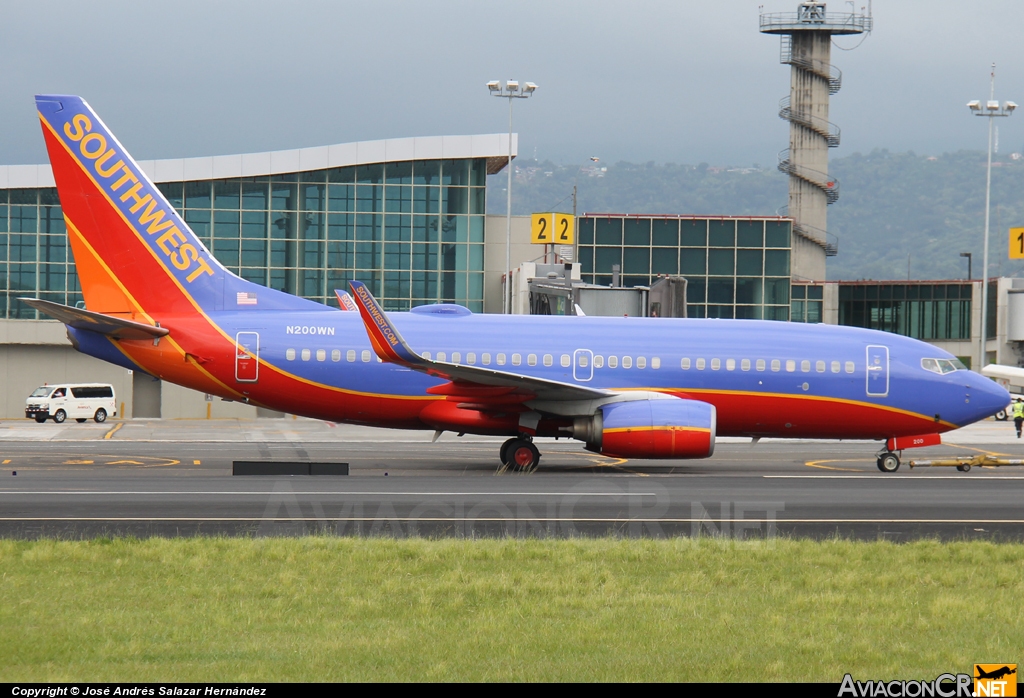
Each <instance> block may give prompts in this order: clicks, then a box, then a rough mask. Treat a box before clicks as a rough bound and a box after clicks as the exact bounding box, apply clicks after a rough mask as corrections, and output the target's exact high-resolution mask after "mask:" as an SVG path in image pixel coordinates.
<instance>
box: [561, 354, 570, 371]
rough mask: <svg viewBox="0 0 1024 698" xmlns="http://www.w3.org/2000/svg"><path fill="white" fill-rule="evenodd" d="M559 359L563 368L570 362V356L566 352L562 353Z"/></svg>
mask: <svg viewBox="0 0 1024 698" xmlns="http://www.w3.org/2000/svg"><path fill="white" fill-rule="evenodd" d="M561 361H562V366H563V367H564V368H569V364H571V363H572V357H570V356H569V355H568V354H562V358H561Z"/></svg>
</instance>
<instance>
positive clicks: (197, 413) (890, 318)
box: [0, 134, 1024, 418]
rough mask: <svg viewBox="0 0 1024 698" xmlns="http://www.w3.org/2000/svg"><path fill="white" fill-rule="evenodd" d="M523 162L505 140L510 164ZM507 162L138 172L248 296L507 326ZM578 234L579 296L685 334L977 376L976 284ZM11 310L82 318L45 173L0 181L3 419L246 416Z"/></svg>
mask: <svg viewBox="0 0 1024 698" xmlns="http://www.w3.org/2000/svg"><path fill="white" fill-rule="evenodd" d="M516 148H517V142H516V138H515V136H513V140H512V143H511V150H512V154H513V156H514V155H515V152H516ZM508 153H509V141H508V136H507V135H503V134H491V135H475V136H437V137H426V138H404V139H391V140H382V141H367V142H359V143H348V144H340V145H332V146H322V147H316V148H305V149H299V150H288V151H275V152H266V153H250V154H243V155H229V156H214V157H201V158H187V159H175V160H150V161H142V162H140V163H139V165H140V166H141V167H142V169H143V170H144V171H145V172H146V173H147V174H148V175H149V176H150V177H151V178H152V179H153V180H154V182H156V184H157V185H158V186H159V188H160V189H161V190H162V191H163V193H164V194H165V196H166V197H167V199H168V200H169V201H170V203H171V204H172V205H173V206H174V207H175V208H177V209H178V210H179V212H180V213H181V214H182V217H183V218H184V219H185V220H186V221H187V222H188V224H189V225H190V226H191V227H192V229H193V230H194V231H195V232H196V234H197V235H198V236H199V237H200V238H201V239H202V240H203V242H204V244H206V246H207V247H208V248H209V249H210V251H211V252H212V253H213V254H214V255H215V256H216V257H217V258H218V259H219V260H220V261H221V263H222V264H224V265H225V266H226V267H227V268H229V269H230V270H232V271H233V272H235V273H237V274H238V275H239V276H242V277H243V278H246V279H248V280H250V281H254V282H256V283H259V284H263V285H266V286H269V287H271V288H275V289H279V290H282V291H286V292H289V293H294V294H296V295H299V296H303V297H306V298H309V299H312V300H315V301H318V302H321V303H325V304H327V305H330V306H337V298H336V297H335V294H334V289H336V288H339V289H344V288H346V287H347V285H348V281H349V280H352V279H357V280H360V281H363V282H365V283H367V284H368V285H369V286H370V287H371V289H372V291H373V293H374V294H375V295H376V296H377V298H379V299H380V300H381V302H382V304H383V305H384V307H385V308H386V309H388V310H407V309H409V308H411V307H414V306H418V305H423V304H428V303H437V302H451V303H459V304H461V305H464V306H466V307H468V308H469V309H470V310H472V311H473V312H501V309H502V305H503V299H502V296H503V293H504V292H505V286H504V275H505V268H504V267H505V243H506V217H505V216H503V215H502V216H487V215H486V213H485V211H486V180H487V175H489V174H495V173H497V172H499V171H501V170H502V169H503V168H504V167H505V166H506V164H507V162H508ZM578 230H579V241H578V255H579V260H578V264H577V269H576V270H575V273H574V278H578V279H579V280H580V281H582V282H584V283H587V284H595V285H602V286H604V285H608V284H610V283H611V282H612V279H613V274H616V273H617V274H618V275H619V277H618V278H619V282H620V284H621V285H622V286H627V287H630V286H650V285H651V284H652V283H653V282H654V281H656V280H657V279H658V278H659V277H660V276H665V275H673V276H674V275H678V276H683V277H685V278H686V280H687V286H686V313H687V316H689V317H706V318H738V319H767V320H780V321H795V322H812V323H813V322H826V323H832V324H844V325H855V326H861V327H871V328H873V329H882V330H887V331H891V332H896V333H898V334H906V335H909V336H913V337H917V338H920V339H923V340H925V341H930V342H933V343H936V344H938V345H939V346H942V347H943V348H945V349H948V350H949V351H951V352H952V353H953V354H955V355H957V356H961V357H963V358H964V359H965V362H968V363H971V364H973V365H976V359H977V357H974V356H973V354H975V353H976V352H977V350H976V348H975V347H976V342H974V341H972V339H971V338H972V337H974V338H976V337H978V335H979V333H980V323H979V322H978V319H977V318H978V317H979V316H980V296H981V293H980V284H981V282H980V281H974V282H962V281H950V282H908V283H894V282H874V281H871V282H821V281H808V280H806V279H802V278H800V277H798V276H795V275H794V270H793V268H792V240H793V235H794V231H793V221H792V219H791V218H786V217H779V216H766V217H751V216H734V217H729V216H686V215H632V214H586V213H585V214H583V215H581V216H580V217H579V220H578ZM511 232H512V236H511V255H512V266H513V268H517V267H519V266H520V265H521V264H522V263H523V262H528V261H535V260H538V259H539V258H541V257H542V256H543V252H542V248H539V247H538V246H536V245H531V244H530V242H529V241H530V217H529V216H514V217H513V219H512V231H511ZM615 267H618V269H617V270H616V269H615ZM1017 283H1024V281H1020V280H1013V279H1001V280H999V281H998V282H993V284H992V292H991V298H992V299H993V300H992V302H991V303H990V313H989V315H990V317H989V322H988V323H987V325H988V333H989V337H990V338H991V339H990V341H989V345H988V350H987V357H986V359H987V361H988V362H993V361H999V362H1001V363H1009V364H1012V365H1016V364H1017V363H1018V353H1019V352H1020V351H1021V347H1022V346H1024V322H1018V323H1016V324H1014V323H1013V318H1014V317H1016V316H1017V315H1021V317H1022V318H1024V289H1021V292H1020V293H1017V291H1018V289H1017V288H1016V284H1017ZM19 297H36V298H42V299H45V300H49V301H53V302H56V303H61V304H66V305H75V304H77V303H80V302H81V301H82V295H81V292H80V288H79V284H78V279H77V275H76V273H75V266H74V260H73V258H72V256H71V250H70V247H69V245H68V241H67V236H66V233H65V229H64V220H63V215H62V213H61V209H60V202H59V199H58V197H57V192H56V189H55V187H54V182H53V176H52V173H51V172H50V168H49V165H19V166H0V380H2V381H3V384H4V386H5V387H6V390H5V391H4V400H3V402H2V403H0V418H18V417H23V416H24V411H23V408H24V399H25V397H26V396H27V395H28V394H29V392H31V390H32V389H33V388H35V387H36V386H38V385H40V384H42V383H44V382H48V383H54V382H58V381H79V382H109V383H112V384H113V385H114V386H115V389H116V391H117V395H118V400H119V403H123V408H122V409H121V410H120V412H121V413H123V414H124V415H126V416H129V417H133V418H140V417H204V416H211V417H214V418H217V417H252V416H255V414H256V413H257V410H256V409H255V408H253V407H251V406H248V405H242V404H239V403H227V402H222V401H220V400H211V399H209V396H203V395H201V394H198V393H195V392H193V391H190V390H187V389H184V388H180V387H177V386H173V385H164V384H161V382H160V381H156V380H154V379H152V378H150V377H149V376H146V375H132V374H131V372H129V371H127V370H125V369H123V368H120V367H117V366H113V365H110V364H106V363H103V362H100V361H98V360H96V359H93V358H91V357H88V356H85V355H82V354H79V353H77V352H76V351H74V350H73V349H72V347H71V345H70V343H69V342H68V340H67V337H66V335H65V330H64V326H63V325H62V324H61V323H59V322H56V321H53V320H47V319H43V318H40V317H38V316H37V313H36V311H35V310H34V309H32V308H30V307H28V306H26V305H25V304H24V303H22V302H21V301H19V300H18V298H19ZM1017 298H1020V299H1021V303H1022V305H1021V308H1019V309H1016V310H1015V309H1014V308H1015V307H1016V306H1014V308H1011V307H1010V306H1011V303H1012V302H1014V301H1016V300H1017ZM1018 335H1019V337H1018ZM204 398H205V399H204Z"/></svg>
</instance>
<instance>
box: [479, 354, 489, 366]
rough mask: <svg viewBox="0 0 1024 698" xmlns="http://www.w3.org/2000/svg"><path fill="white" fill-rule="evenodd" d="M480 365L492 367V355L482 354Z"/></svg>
mask: <svg viewBox="0 0 1024 698" xmlns="http://www.w3.org/2000/svg"><path fill="white" fill-rule="evenodd" d="M480 363H482V364H483V365H484V366H490V365H491V355H490V354H488V353H487V352H484V353H483V354H481V355H480Z"/></svg>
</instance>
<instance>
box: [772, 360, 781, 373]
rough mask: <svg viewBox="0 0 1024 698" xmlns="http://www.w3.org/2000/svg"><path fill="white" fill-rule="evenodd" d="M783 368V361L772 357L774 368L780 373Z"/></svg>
mask: <svg viewBox="0 0 1024 698" xmlns="http://www.w3.org/2000/svg"><path fill="white" fill-rule="evenodd" d="M781 368H782V362H780V361H779V360H778V359H772V370H773V371H775V372H776V373H778V372H779V370H780V369H781Z"/></svg>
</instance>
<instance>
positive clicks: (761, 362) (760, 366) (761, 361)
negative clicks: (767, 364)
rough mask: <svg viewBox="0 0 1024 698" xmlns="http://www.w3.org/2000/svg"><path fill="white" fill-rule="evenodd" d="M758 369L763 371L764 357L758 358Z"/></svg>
mask: <svg viewBox="0 0 1024 698" xmlns="http://www.w3.org/2000/svg"><path fill="white" fill-rule="evenodd" d="M757 370H758V371H763V370H764V359H758V360H757Z"/></svg>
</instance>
